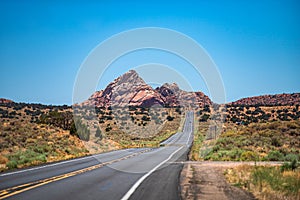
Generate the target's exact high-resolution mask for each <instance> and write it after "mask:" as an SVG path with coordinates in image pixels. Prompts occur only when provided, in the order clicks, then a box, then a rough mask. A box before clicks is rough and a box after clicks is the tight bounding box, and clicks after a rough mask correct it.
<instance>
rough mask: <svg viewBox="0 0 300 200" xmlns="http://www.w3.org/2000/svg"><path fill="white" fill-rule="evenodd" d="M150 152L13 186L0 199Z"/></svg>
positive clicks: (2, 192) (2, 193) (3, 191)
mask: <svg viewBox="0 0 300 200" xmlns="http://www.w3.org/2000/svg"><path fill="white" fill-rule="evenodd" d="M151 150H152V149H146V150H143V151H140V152H137V153H133V154H130V155H128V156H124V157H122V158H118V159H115V160H111V161H108V162H104V163H100V164H97V165H93V166H91V167H87V168H84V169H80V170H76V171H73V172H69V173H66V174H61V175H58V176H53V177H51V178H46V179H42V180H38V181H33V182H30V183H25V184H22V185H18V186H14V187H11V188H7V189H4V190H1V191H0V199H5V198H8V197H11V196H14V195H16V194H19V193H22V192H25V191H27V190H31V189H34V188H37V187H40V186H42V185H46V184H48V183H52V182H55V181H59V180H62V179H65V178H69V177H72V176H76V175H78V174H82V173H85V172H88V171H92V170H95V169H98V168H101V167H103V166H105V165H109V164H112V163H115V162H119V161H121V160H125V159H128V158H131V157H134V156H137V155H139V154H142V153H145V152H148V151H151Z"/></svg>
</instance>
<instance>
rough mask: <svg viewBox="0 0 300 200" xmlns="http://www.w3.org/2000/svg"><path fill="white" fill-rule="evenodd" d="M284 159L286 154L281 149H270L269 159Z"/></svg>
mask: <svg viewBox="0 0 300 200" xmlns="http://www.w3.org/2000/svg"><path fill="white" fill-rule="evenodd" d="M283 159H284V156H283V154H282V153H280V152H279V151H276V150H275V151H270V152H269V154H268V156H267V160H269V161H282V160H283Z"/></svg>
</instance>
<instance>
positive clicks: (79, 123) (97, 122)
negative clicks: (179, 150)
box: [0, 103, 182, 171]
mask: <svg viewBox="0 0 300 200" xmlns="http://www.w3.org/2000/svg"><path fill="white" fill-rule="evenodd" d="M127 109H128V108H127ZM76 112H77V115H76V117H75V118H73V109H72V108H71V107H69V106H45V105H41V104H25V103H6V104H0V144H1V146H0V171H4V170H11V169H15V168H23V167H28V166H32V165H39V164H42V163H47V162H53V161H59V160H66V159H71V158H76V157H81V156H85V155H89V154H94V153H100V152H105V151H111V150H115V149H121V148H132V147H158V146H159V144H160V142H162V141H163V140H165V139H167V138H168V137H170V136H171V135H173V134H175V133H176V132H177V130H178V129H179V127H180V124H182V122H181V119H182V117H181V116H182V115H181V114H182V113H181V112H182V111H181V108H159V109H156V110H153V109H149V108H139V107H130V108H129V112H128V113H126V112H125V111H124V109H123V108H116V109H115V110H112V109H111V108H110V107H108V108H97V109H96V114H97V115H96V116H93V114H92V113H91V112H90V108H87V107H79V109H77V110H76ZM126 114H128V116H127V115H126ZM145 130H153V133H154V134H153V133H152V132H150V131H148V132H145ZM141 133H147V134H141Z"/></svg>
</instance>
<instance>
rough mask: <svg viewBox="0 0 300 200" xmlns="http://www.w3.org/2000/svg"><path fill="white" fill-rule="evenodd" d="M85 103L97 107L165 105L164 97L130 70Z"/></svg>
mask: <svg viewBox="0 0 300 200" xmlns="http://www.w3.org/2000/svg"><path fill="white" fill-rule="evenodd" d="M83 104H93V105H95V106H97V107H108V106H121V107H122V106H152V105H154V104H160V105H164V104H165V102H164V98H163V97H162V96H161V95H160V94H159V93H157V92H156V91H155V90H153V89H152V87H150V86H149V85H147V84H146V83H145V82H144V80H143V79H141V78H140V77H139V75H138V74H137V73H136V72H135V71H134V70H130V71H129V72H127V73H125V74H124V75H122V76H120V77H118V78H116V79H115V80H114V81H113V82H111V83H110V84H109V85H108V86H107V87H106V88H105V90H103V91H99V92H95V93H94V94H93V95H92V96H91V97H90V98H89V99H88V100H87V101H86V102H84V103H83Z"/></svg>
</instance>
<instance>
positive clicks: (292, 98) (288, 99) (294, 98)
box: [230, 93, 300, 106]
mask: <svg viewBox="0 0 300 200" xmlns="http://www.w3.org/2000/svg"><path fill="white" fill-rule="evenodd" d="M230 104H232V105H249V106H254V105H260V106H278V105H300V93H292V94H275V95H262V96H256V97H247V98H242V99H240V100H237V101H235V102H232V103H230Z"/></svg>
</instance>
